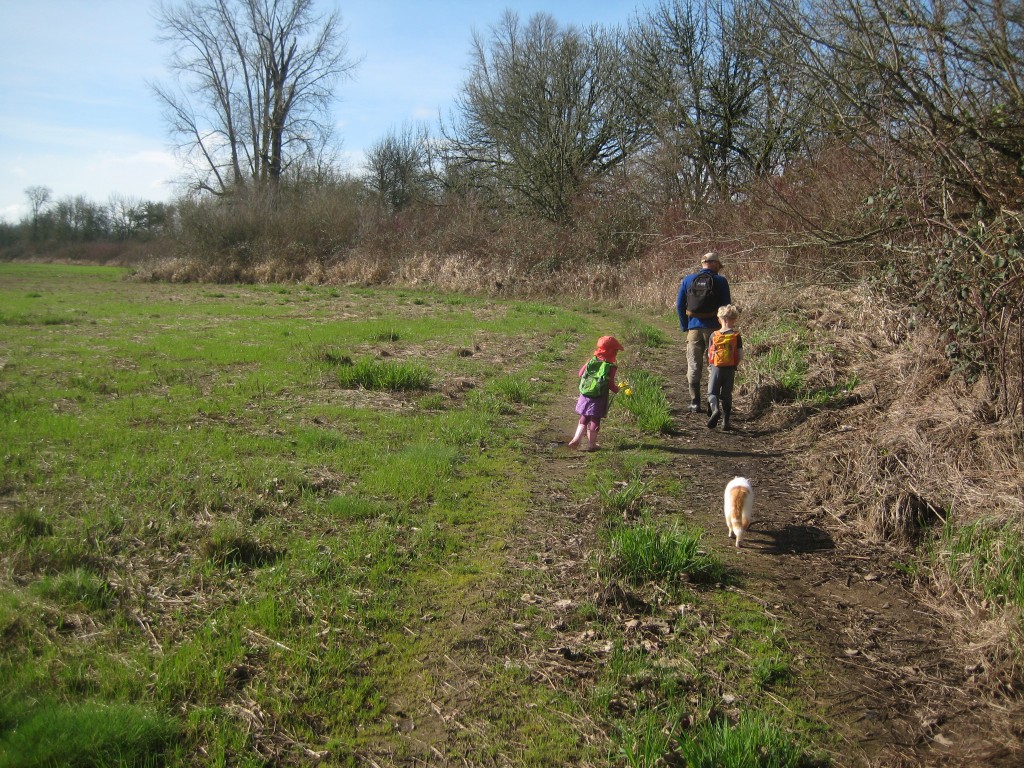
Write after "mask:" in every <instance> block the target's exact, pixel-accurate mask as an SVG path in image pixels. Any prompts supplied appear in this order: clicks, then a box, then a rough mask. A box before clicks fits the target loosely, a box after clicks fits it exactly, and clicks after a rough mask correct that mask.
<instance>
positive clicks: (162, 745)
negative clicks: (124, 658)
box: [0, 702, 178, 768]
mask: <svg viewBox="0 0 1024 768" xmlns="http://www.w3.org/2000/svg"><path fill="white" fill-rule="evenodd" d="M177 732H178V726H177V724H176V723H175V722H174V721H173V720H171V719H169V718H165V717H162V716H159V715H156V714H153V713H151V712H148V711H146V710H144V709H142V708H140V707H136V706H132V705H126V704H120V705H111V706H105V705H103V704H97V703H86V704H77V705H65V704H55V703H50V702H44V703H41V704H38V705H36V706H34V707H31V708H25V709H19V708H17V707H15V706H13V705H11V704H10V703H8V702H0V768H49V767H50V766H58V765H59V766H62V768H92V767H93V766H117V767H118V768H149V767H150V766H152V767H153V768H155V767H156V766H159V765H162V764H163V763H164V756H165V753H166V752H167V750H168V749H169V748H170V747H171V744H172V740H173V739H174V737H175V735H176V734H177Z"/></svg>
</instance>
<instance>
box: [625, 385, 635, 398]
mask: <svg viewBox="0 0 1024 768" xmlns="http://www.w3.org/2000/svg"><path fill="white" fill-rule="evenodd" d="M623 391H624V392H625V393H626V397H629V396H630V395H632V394H633V390H632V389H630V388H629V387H626V388H625V389H624V390H623Z"/></svg>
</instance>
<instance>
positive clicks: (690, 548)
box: [611, 521, 725, 584]
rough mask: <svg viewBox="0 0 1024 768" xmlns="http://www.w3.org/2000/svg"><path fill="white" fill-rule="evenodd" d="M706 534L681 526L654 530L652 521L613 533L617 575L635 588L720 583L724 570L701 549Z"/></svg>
mask: <svg viewBox="0 0 1024 768" xmlns="http://www.w3.org/2000/svg"><path fill="white" fill-rule="evenodd" d="M703 535H704V532H703V531H701V530H699V529H697V530H688V529H685V528H682V527H680V526H678V525H676V526H672V527H669V528H658V527H655V526H654V525H653V524H652V523H651V522H650V521H643V522H641V523H639V524H637V525H629V526H622V527H620V528H618V529H616V530H615V531H613V532H612V535H611V552H612V558H613V560H614V562H615V567H616V570H617V571H618V573H619V574H620V575H621V576H622V577H623V578H625V579H627V580H628V581H630V582H632V583H634V584H642V583H644V582H648V581H659V582H663V581H669V582H672V581H678V580H680V579H682V578H684V577H685V578H688V579H689V580H690V581H693V582H699V583H714V582H717V581H721V580H722V577H723V576H724V575H725V566H724V565H723V564H722V562H721V561H720V560H719V559H718V558H717V557H716V556H715V555H714V554H712V553H710V552H708V551H707V550H706V549H703V548H702V547H701V539H702V538H703Z"/></svg>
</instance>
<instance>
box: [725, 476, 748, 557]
mask: <svg viewBox="0 0 1024 768" xmlns="http://www.w3.org/2000/svg"><path fill="white" fill-rule="evenodd" d="M753 514H754V486H752V485H751V484H750V481H749V480H747V478H745V477H734V478H733V479H732V480H730V481H729V484H728V485H727V486H725V524H726V526H728V528H729V538H730V539H731V538H732V537H733V536H735V537H736V546H737V547H738V546H739V545H740V539H741V538H743V534H744V533H746V531H747V528H749V527H750V519H751V517H753Z"/></svg>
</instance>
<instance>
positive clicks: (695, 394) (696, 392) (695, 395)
mask: <svg viewBox="0 0 1024 768" xmlns="http://www.w3.org/2000/svg"><path fill="white" fill-rule="evenodd" d="M690 413H700V384H691V385H690Z"/></svg>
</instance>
